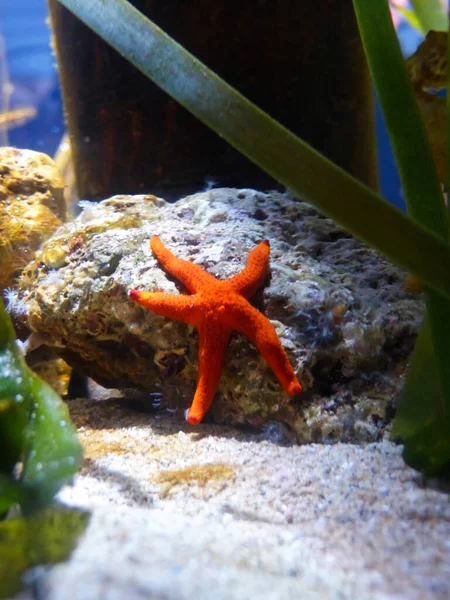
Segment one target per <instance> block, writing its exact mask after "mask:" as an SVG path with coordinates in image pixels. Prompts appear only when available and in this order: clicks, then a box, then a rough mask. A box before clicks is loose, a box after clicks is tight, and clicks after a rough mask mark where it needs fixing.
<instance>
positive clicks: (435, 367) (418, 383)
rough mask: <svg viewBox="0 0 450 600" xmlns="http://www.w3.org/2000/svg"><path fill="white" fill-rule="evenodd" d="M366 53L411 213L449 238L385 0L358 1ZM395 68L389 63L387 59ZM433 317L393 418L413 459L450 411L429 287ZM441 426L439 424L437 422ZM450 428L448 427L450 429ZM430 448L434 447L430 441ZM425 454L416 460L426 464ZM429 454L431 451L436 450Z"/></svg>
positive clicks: (448, 321)
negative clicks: (429, 427) (430, 427)
mask: <svg viewBox="0 0 450 600" xmlns="http://www.w3.org/2000/svg"><path fill="white" fill-rule="evenodd" d="M354 5H355V10H356V14H357V19H358V24H359V27H360V32H361V36H362V39H363V44H364V48H365V51H366V56H367V59H368V62H369V66H370V69H371V72H372V76H373V79H374V81H375V86H376V88H377V91H378V95H379V98H380V103H381V107H382V111H383V115H384V118H385V121H386V125H387V129H388V131H389V136H390V139H391V143H392V147H393V150H394V154H395V158H396V162H397V165H398V169H399V173H400V177H401V180H402V184H403V189H404V191H405V197H406V203H407V208H408V212H409V214H410V215H411V216H412V217H413V218H414V219H415V220H417V221H419V222H420V223H422V224H423V225H426V226H427V227H429V228H430V229H432V230H433V231H434V232H435V233H436V234H437V235H439V237H440V238H441V239H442V240H447V239H448V234H449V220H448V211H447V209H446V207H445V204H444V200H443V195H442V192H441V187H440V182H439V180H438V177H437V172H436V167H435V164H434V160H433V157H432V154H431V150H430V147H429V144H428V139H427V135H426V132H425V127H424V124H423V121H422V119H421V116H420V112H419V109H418V106H417V102H416V99H415V97H414V93H413V89H412V86H411V84H410V82H409V80H408V76H407V72H406V69H405V67H404V61H403V57H402V54H401V50H400V46H399V44H398V40H397V37H396V35H395V31H394V27H393V25H392V21H391V16H390V12H389V7H388V3H387V1H386V0H371V2H366V1H365V0H354ZM387 64H388V65H389V69H386V65H387ZM426 299H427V312H428V318H427V320H426V322H425V324H424V327H423V329H422V331H421V334H420V337H419V341H418V344H417V345H416V348H415V350H414V354H413V359H412V361H411V366H410V369H409V372H408V376H407V381H406V385H405V389H404V391H403V395H402V398H401V402H400V403H399V409H398V418H397V421H396V424H395V428H394V431H395V435H398V436H400V437H402V438H403V439H404V441H405V444H406V448H405V452H406V453H407V455H408V457H409V459H410V460H413V461H414V457H417V456H419V454H418V452H416V451H415V449H414V445H415V444H417V443H419V442H420V441H421V440H422V438H421V437H420V436H416V435H415V434H416V432H417V431H418V430H420V429H422V428H423V427H424V425H425V424H427V422H429V421H431V420H433V419H436V420H439V419H444V421H443V422H447V421H445V419H446V418H447V417H448V416H449V415H450V361H449V356H450V301H449V300H448V298H445V297H443V296H442V295H441V294H439V293H436V292H433V291H431V290H430V291H427V293H426ZM439 431H441V429H439ZM448 434H449V435H450V431H449V432H448ZM430 452H431V448H430ZM421 457H422V458H421V460H418V461H417V464H415V465H413V466H416V468H422V466H423V464H424V460H425V459H424V458H423V447H422V450H421ZM430 459H431V455H430Z"/></svg>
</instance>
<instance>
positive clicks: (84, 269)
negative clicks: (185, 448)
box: [20, 189, 422, 441]
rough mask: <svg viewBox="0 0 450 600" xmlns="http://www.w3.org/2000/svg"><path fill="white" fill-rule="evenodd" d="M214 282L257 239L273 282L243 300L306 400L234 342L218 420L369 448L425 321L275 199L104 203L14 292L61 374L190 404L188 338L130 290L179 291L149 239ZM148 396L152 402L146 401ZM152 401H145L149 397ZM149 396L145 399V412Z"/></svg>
mask: <svg viewBox="0 0 450 600" xmlns="http://www.w3.org/2000/svg"><path fill="white" fill-rule="evenodd" d="M154 234H158V235H160V236H161V238H162V240H163V241H164V242H165V243H166V244H167V246H168V247H169V248H170V249H171V250H172V251H173V252H174V253H175V254H176V255H177V256H178V257H180V258H185V259H191V260H193V261H195V262H196V263H198V264H200V265H201V266H202V267H204V268H205V269H207V270H208V271H209V272H210V273H212V274H214V275H216V276H217V277H218V278H227V277H231V276H232V275H234V274H236V273H237V272H239V271H240V270H241V269H242V268H243V266H244V264H245V261H246V259H247V255H248V253H249V251H250V250H251V249H252V248H254V246H255V245H256V244H257V243H258V242H260V241H261V240H262V239H265V238H267V239H269V240H270V244H271V268H272V277H271V281H270V284H269V285H268V286H267V287H266V288H265V289H264V290H263V291H261V292H260V293H258V294H256V295H255V297H254V298H253V302H254V304H255V305H256V306H257V307H258V308H259V309H260V310H261V311H262V312H263V313H264V314H265V315H266V316H267V317H268V318H270V319H271V320H272V322H273V324H274V325H275V327H276V329H277V332H278V333H279V336H280V338H281V341H282V344H283V346H284V348H285V349H286V351H287V353H288V355H289V358H290V360H291V363H292V365H293V367H294V370H295V371H296V372H297V374H298V376H299V379H300V380H301V381H302V382H303V384H304V386H305V388H306V389H307V390H309V391H308V392H306V393H305V394H303V395H302V396H300V398H299V400H298V401H296V402H295V403H294V402H292V401H291V399H290V398H289V397H288V396H287V395H286V394H285V393H284V392H283V390H282V388H281V386H280V385H279V383H278V382H277V380H276V379H275V377H274V376H273V375H272V372H271V371H270V369H269V368H268V367H267V366H266V364H265V362H264V361H263V359H262V358H261V357H260V355H259V354H258V352H257V351H256V349H255V348H254V347H253V346H252V344H251V343H250V342H248V340H246V339H244V338H241V337H240V336H239V335H237V334H236V335H234V336H232V338H231V341H230V345H229V349H228V353H227V358H226V364H225V368H224V372H223V376H222V380H221V383H220V388H219V393H218V395H217V396H216V399H215V401H214V403H213V407H212V409H211V412H210V415H209V416H212V417H213V418H215V419H216V420H217V421H227V422H233V423H251V424H254V425H261V424H262V423H264V422H268V421H280V422H284V423H287V424H288V425H289V426H290V427H289V429H290V430H291V431H293V432H294V437H295V438H296V439H298V440H301V441H309V440H317V441H319V440H326V439H340V440H354V441H357V440H374V439H376V438H378V437H380V435H381V434H382V432H383V430H384V427H385V425H386V424H387V423H388V421H389V419H390V413H391V412H392V411H391V409H392V398H393V396H394V394H395V392H396V390H397V388H398V385H399V380H400V378H401V373H402V372H403V370H404V365H405V360H406V358H407V356H408V353H409V351H410V350H411V347H412V342H413V340H414V337H415V334H416V332H417V328H418V324H419V322H420V317H421V313H422V304H421V301H420V299H419V298H418V297H416V296H413V295H411V294H408V293H407V292H405V290H404V274H403V273H402V272H401V271H400V270H399V269H397V268H396V267H394V266H393V265H391V264H389V263H388V262H386V261H384V260H383V259H382V258H380V257H379V256H378V255H377V253H376V252H374V251H373V250H371V249H370V248H368V247H366V246H365V245H363V244H362V243H360V242H358V241H357V240H355V239H354V238H352V237H351V236H349V235H348V234H347V233H345V232H344V231H343V230H342V229H340V228H339V227H338V226H337V225H336V224H335V223H333V222H332V221H331V220H329V219H326V218H324V217H323V216H322V215H320V214H319V213H318V212H317V211H316V210H315V209H313V208H312V207H311V206H309V205H308V204H306V203H304V202H299V201H296V200H293V199H290V198H288V197H287V196H286V195H283V194H280V193H278V192H272V193H269V194H263V193H259V192H255V191H253V190H233V189H216V190H211V191H208V192H204V193H200V194H196V195H193V196H189V197H187V198H185V199H182V200H180V201H178V202H177V203H176V204H168V203H166V202H165V201H164V200H161V199H158V198H155V197H154V196H115V197H113V198H110V199H109V200H105V201H103V202H101V203H99V204H97V205H95V204H90V203H84V211H83V213H82V214H81V215H80V216H79V217H78V218H77V219H76V220H75V221H74V222H72V223H69V224H67V225H65V226H63V227H61V228H60V229H58V231H57V232H56V233H55V234H54V235H53V236H52V238H51V239H49V240H48V241H47V242H46V243H45V244H44V245H43V247H42V249H41V251H40V252H39V253H38V255H37V257H36V260H35V261H34V262H33V263H31V264H30V265H28V267H27V269H26V270H25V271H24V275H23V276H22V279H21V283H20V294H21V300H23V301H25V302H26V304H27V306H28V317H29V318H28V321H29V326H30V328H31V329H32V331H34V332H38V333H39V334H41V335H42V334H43V335H45V336H46V339H47V343H48V345H50V346H52V347H53V348H56V349H57V351H58V352H59V354H60V355H61V356H62V357H63V358H64V359H65V360H67V362H68V363H69V364H71V365H72V366H76V367H77V368H78V369H79V370H82V371H83V372H84V373H86V374H88V375H90V376H91V377H93V378H94V379H95V380H97V381H98V382H100V383H102V384H103V385H106V386H111V387H115V388H117V387H127V388H130V387H131V388H140V389H143V390H147V391H149V392H153V393H154V394H156V395H159V394H161V398H162V404H163V405H164V406H169V407H174V406H183V407H186V406H188V405H189V404H190V402H191V400H192V397H193V394H194V390H195V386H196V378H197V333H196V331H195V330H194V329H192V328H191V327H189V326H188V325H185V324H184V323H180V322H176V321H171V320H168V319H165V318H163V317H160V316H158V315H155V314H152V313H151V312H149V311H146V310H145V309H143V308H142V307H141V306H139V305H138V304H136V303H134V302H132V301H130V300H129V299H128V296H127V294H128V291H129V290H130V289H142V290H162V291H165V292H171V293H177V291H180V290H181V287H180V286H179V285H178V283H177V282H174V281H173V280H171V279H170V278H169V277H168V276H167V275H166V273H165V272H164V271H163V270H162V269H161V267H160V266H159V265H158V263H157V261H156V260H155V258H154V257H153V256H152V254H151V252H150V249H149V238H150V237H151V236H152V235H154ZM149 397H150V396H149ZM153 397H154V396H153ZM150 402H151V400H149V403H150Z"/></svg>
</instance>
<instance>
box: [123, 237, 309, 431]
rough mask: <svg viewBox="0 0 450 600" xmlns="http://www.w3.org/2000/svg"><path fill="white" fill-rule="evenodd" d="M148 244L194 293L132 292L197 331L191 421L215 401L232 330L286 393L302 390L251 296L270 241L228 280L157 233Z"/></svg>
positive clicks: (266, 262)
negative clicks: (252, 345)
mask: <svg viewBox="0 0 450 600" xmlns="http://www.w3.org/2000/svg"><path fill="white" fill-rule="evenodd" d="M150 247H151V249H152V251H153V254H154V255H155V256H156V258H157V259H158V260H159V262H160V263H161V266H162V267H163V269H165V270H166V271H168V272H169V273H170V274H171V275H173V276H174V277H176V278H177V279H179V280H180V281H181V282H183V283H184V285H185V286H186V287H187V289H188V290H189V291H190V292H191V293H192V294H193V295H192V296H189V295H181V296H179V295H176V294H165V293H164V292H139V291H136V290H131V291H130V298H132V299H133V300H136V301H137V302H139V303H140V304H142V305H143V306H145V307H146V308H148V309H149V310H151V311H153V312H155V313H157V314H158V315H162V316H163V317H170V318H171V319H176V320H178V321H184V322H185V323H189V324H190V325H194V326H195V327H196V328H197V329H198V332H199V351H198V360H199V379H198V384H197V390H196V392H195V396H194V400H193V402H192V406H191V408H190V409H189V411H187V415H186V420H187V421H188V422H189V423H195V424H197V423H200V421H201V420H202V419H203V417H204V415H205V413H206V412H207V410H208V409H209V407H210V406H211V404H212V401H213V398H214V395H215V393H216V391H217V386H218V385H219V380H220V376H221V373H222V368H223V363H224V356H225V348H226V345H227V342H228V338H229V337H230V334H231V332H232V331H233V330H235V331H238V332H239V333H242V334H243V335H245V336H246V337H248V338H249V339H250V340H252V341H253V342H254V343H255V344H256V347H257V348H258V350H259V351H260V352H261V354H262V355H263V357H264V358H265V360H266V361H267V363H268V364H269V366H270V368H271V369H272V371H273V372H274V373H275V375H276V376H277V378H278V381H279V382H280V383H281V385H282V386H283V388H284V389H285V390H286V392H287V393H288V394H290V395H291V396H294V395H295V394H299V393H300V392H301V391H302V386H301V385H300V383H299V382H298V381H297V378H296V376H295V373H294V371H293V369H292V367H291V365H290V363H289V359H288V357H287V356H286V353H285V351H284V350H283V348H282V346H281V343H280V340H279V339H278V336H277V334H276V331H275V328H274V327H273V325H272V324H271V323H270V321H269V320H268V319H267V318H266V317H265V316H264V315H262V314H261V313H260V312H259V311H258V310H257V309H256V308H254V307H253V306H252V305H251V304H250V303H249V302H248V300H247V298H250V297H251V296H253V294H254V293H255V292H256V290H257V289H258V288H260V287H261V286H262V285H263V283H264V280H265V279H266V277H267V274H268V272H269V253H270V245H269V242H268V241H267V240H265V241H264V242H261V243H260V244H259V245H258V246H256V248H254V249H253V250H252V251H251V252H250V254H249V255H248V259H247V265H246V267H245V269H244V270H243V271H241V272H240V273H239V274H238V275H235V276H234V277H231V278H230V279H227V280H225V281H220V280H218V279H216V278H215V277H214V276H213V275H210V274H209V273H207V272H206V271H204V270H203V269H202V268H201V267H200V266H199V265H196V264H194V263H192V262H190V261H187V260H181V259H180V258H177V257H176V256H174V255H173V254H172V252H171V251H170V250H169V249H168V248H166V246H165V245H164V244H163V243H162V241H161V240H160V239H159V237H158V236H157V235H155V236H153V237H152V239H151V240H150Z"/></svg>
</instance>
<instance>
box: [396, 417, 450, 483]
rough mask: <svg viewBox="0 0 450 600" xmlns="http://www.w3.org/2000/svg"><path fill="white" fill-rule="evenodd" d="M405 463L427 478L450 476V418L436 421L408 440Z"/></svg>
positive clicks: (404, 452)
mask: <svg viewBox="0 0 450 600" xmlns="http://www.w3.org/2000/svg"><path fill="white" fill-rule="evenodd" d="M403 458H404V460H405V462H406V463H407V464H408V465H410V466H411V467H414V468H415V469H417V470H419V471H421V472H422V473H424V475H427V476H429V477H449V476H450V417H445V418H443V419H437V420H435V421H432V422H431V423H428V424H427V425H425V426H424V427H422V428H421V429H419V430H417V431H416V432H415V433H414V434H413V435H412V436H411V437H410V438H408V440H407V443H406V444H405V449H404V451H403Z"/></svg>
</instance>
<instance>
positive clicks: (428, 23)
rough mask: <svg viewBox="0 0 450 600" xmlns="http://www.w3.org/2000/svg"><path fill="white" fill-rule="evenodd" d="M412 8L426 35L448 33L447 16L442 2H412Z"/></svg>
mask: <svg viewBox="0 0 450 600" xmlns="http://www.w3.org/2000/svg"><path fill="white" fill-rule="evenodd" d="M411 6H412V8H413V10H414V12H415V14H416V17H417V20H418V21H419V23H420V28H421V30H422V31H423V32H424V33H428V32H429V31H430V30H433V31H447V15H446V14H445V10H444V6H443V5H442V2H441V0H411Z"/></svg>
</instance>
